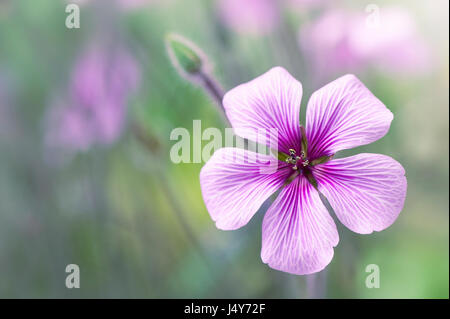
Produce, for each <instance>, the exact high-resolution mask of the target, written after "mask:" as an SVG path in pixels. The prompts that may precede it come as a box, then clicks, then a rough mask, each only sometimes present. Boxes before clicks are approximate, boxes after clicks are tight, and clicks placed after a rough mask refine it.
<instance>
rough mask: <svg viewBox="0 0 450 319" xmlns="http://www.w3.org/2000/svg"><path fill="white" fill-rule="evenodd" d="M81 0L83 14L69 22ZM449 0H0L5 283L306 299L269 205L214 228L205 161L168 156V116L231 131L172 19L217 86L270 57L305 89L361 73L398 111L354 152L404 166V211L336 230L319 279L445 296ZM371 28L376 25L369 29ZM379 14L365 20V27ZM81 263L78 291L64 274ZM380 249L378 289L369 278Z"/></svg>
mask: <svg viewBox="0 0 450 319" xmlns="http://www.w3.org/2000/svg"><path fill="white" fill-rule="evenodd" d="M69 3H77V4H78V5H79V7H80V11H81V15H80V21H81V27H80V28H79V29H68V28H66V26H65V21H66V17H67V15H68V13H66V12H65V7H66V5H67V4H69ZM448 6H449V2H448V1H446V0H443V1H419V0H417V1H411V0H407V1H406V0H405V1H372V2H369V1H368V2H367V3H366V2H364V1H334V0H333V1H331V0H328V1H327V0H319V1H312V0H278V1H270V0H246V1H239V0H216V1H202V0H195V1H194V0H190V1H182V0H165V1H164V0H109V1H102V0H90V1H89V0H84V1H80V0H78V1H73V2H72V1H62V0H60V1H54V0H35V1H27V0H14V1H12V0H0V278H1V279H0V297H3V298H51V297H60V298H73V297H82V298H94V297H98V298H162V297H165V298H182V297H184V298H194V297H195V298H197V297H198V298H307V297H311V296H312V295H311V292H308V289H307V281H308V280H307V278H306V277H305V276H294V275H289V274H286V273H282V272H278V271H275V270H272V269H271V268H269V267H268V266H267V265H265V264H263V263H262V261H261V259H260V248H261V222H262V217H263V214H264V210H265V209H266V208H267V207H263V208H262V209H261V210H260V212H259V213H258V214H256V215H255V217H254V218H253V219H252V220H251V221H250V223H249V224H248V225H247V226H245V227H243V228H242V229H239V230H236V231H232V232H224V231H221V230H218V229H217V228H216V227H215V225H214V223H213V221H212V220H211V218H210V217H209V214H208V212H207V211H206V208H205V206H204V204H203V199H202V196H201V192H200V185H199V171H200V169H201V167H202V165H203V163H200V164H173V163H172V162H171V161H170V158H169V150H170V147H171V146H172V145H173V144H174V141H170V139H169V135H170V132H171V131H172V129H174V128H176V127H184V128H187V129H188V130H189V131H192V121H193V120H194V119H201V121H202V128H207V127H218V128H220V129H221V130H222V129H224V128H225V125H224V124H223V122H222V118H221V116H220V113H219V112H217V109H216V107H215V104H214V101H212V100H211V99H210V98H209V97H208V95H206V94H205V92H203V91H202V89H201V88H199V87H197V86H195V85H192V84H191V83H189V82H188V81H186V80H185V79H183V78H181V77H180V76H179V74H178V73H177V71H176V70H175V68H174V67H173V66H172V65H171V62H170V59H169V58H168V55H167V52H166V48H165V45H164V37H165V35H166V34H167V33H168V32H176V33H178V34H181V35H183V36H185V37H187V38H188V39H190V40H192V41H193V42H194V43H196V44H197V45H198V46H199V47H200V48H202V49H203V51H204V52H205V54H206V55H207V56H208V57H209V62H210V63H211V65H213V70H212V72H213V75H214V76H215V77H216V78H217V79H218V81H219V82H220V83H221V85H222V86H223V88H224V89H225V90H228V89H231V88H233V87H234V86H236V85H238V84H240V83H242V82H246V81H248V80H250V79H252V78H254V77H256V76H258V75H260V74H262V73H264V72H265V71H267V70H268V69H269V68H271V67H272V66H275V65H280V66H283V67H285V68H286V69H287V70H288V71H289V72H290V73H291V74H292V75H293V76H295V77H296V78H297V79H299V80H300V81H301V82H302V84H303V90H304V96H303V102H302V114H301V122H304V113H305V109H306V103H307V101H308V98H309V96H310V95H311V94H312V93H313V92H314V91H315V90H316V89H319V88H320V87H321V86H323V85H324V84H326V83H328V82H330V81H332V80H334V79H336V78H337V77H339V76H340V75H343V74H346V73H354V74H356V75H357V76H358V77H359V78H360V79H361V80H362V81H363V83H365V85H366V86H367V87H368V88H369V89H370V90H371V91H372V92H373V93H374V94H375V95H376V96H377V97H379V98H380V99H381V100H382V101H383V102H384V103H385V104H386V106H387V107H388V108H389V109H390V110H391V111H392V112H393V113H394V115H395V118H394V121H393V122H392V125H391V129H390V131H389V133H388V134H387V135H386V136H385V137H384V138H383V139H381V140H379V141H377V142H375V143H373V144H371V145H367V146H364V147H360V148H358V149H354V150H350V151H345V152H342V154H341V156H347V155H351V154H355V153H359V152H373V153H382V154H386V155H389V156H391V157H393V158H395V159H396V160H398V161H399V162H400V163H402V165H403V166H404V167H405V169H406V175H407V179H408V194H407V198H406V202H405V207H404V209H403V211H402V213H401V214H400V216H399V218H398V220H397V221H396V222H395V223H394V224H393V226H391V227H390V228H388V229H387V230H385V231H383V232H380V233H373V234H371V235H358V234H354V233H352V232H351V231H349V230H347V229H346V228H345V227H341V225H338V227H339V233H340V237H341V239H340V243H339V245H338V246H337V247H336V248H335V257H334V259H333V260H332V262H331V263H330V265H329V266H328V267H327V268H326V270H325V271H323V272H321V273H320V274H319V275H317V276H316V277H315V278H316V279H320V282H321V284H320V296H323V297H328V298H448V296H449V286H448V285H449V278H448V275H449V219H448V210H449V157H448V154H449V149H448V145H449V124H448V118H449V113H448V111H449V73H448V70H449V64H448V61H449V55H448V54H449V40H448V38H449V16H448V9H449V8H448ZM374 25H375V28H374V27H373V26H374ZM370 26H372V27H370ZM68 264H77V265H79V267H80V271H81V288H80V289H67V288H66V286H65V279H66V276H67V275H68V274H67V273H65V268H66V266H67V265H68ZM368 264H377V265H379V267H380V271H381V287H380V288H378V289H368V288H366V286H365V278H366V276H367V275H368V274H367V273H366V272H365V268H366V265H368Z"/></svg>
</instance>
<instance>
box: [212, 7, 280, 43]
mask: <svg viewBox="0 0 450 319" xmlns="http://www.w3.org/2000/svg"><path fill="white" fill-rule="evenodd" d="M217 9H218V14H219V17H220V18H221V20H222V22H223V23H224V24H225V25H226V26H228V27H229V28H231V29H232V30H234V31H235V32H239V33H244V34H251V35H263V34H267V33H270V32H271V31H272V30H273V29H274V28H275V27H276V25H277V23H278V20H279V14H278V7H277V2H276V1H272V0H245V1H242V0H219V1H218V3H217Z"/></svg>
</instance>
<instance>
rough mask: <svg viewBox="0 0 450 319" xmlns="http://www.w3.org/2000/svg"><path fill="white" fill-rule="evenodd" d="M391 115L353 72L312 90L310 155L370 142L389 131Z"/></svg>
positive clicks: (308, 119) (308, 128)
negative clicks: (314, 90) (316, 89)
mask: <svg viewBox="0 0 450 319" xmlns="http://www.w3.org/2000/svg"><path fill="white" fill-rule="evenodd" d="M393 117H394V116H393V114H392V112H391V111H389V110H388V109H387V108H386V106H385V105H384V104H383V103H382V102H381V101H380V100H379V99H377V98H376V97H375V96H374V95H373V94H372V93H371V92H370V91H369V90H368V89H367V88H366V87H365V86H364V84H362V83H361V81H359V80H358V79H357V78H356V77H355V76H354V75H351V74H347V75H345V76H342V77H340V78H338V79H337V80H335V81H333V82H331V83H329V84H327V85H326V86H324V87H323V88H321V89H319V90H318V91H316V92H314V94H313V95H312V96H311V98H310V100H309V102H308V109H307V110H306V135H307V137H308V143H309V153H310V156H311V158H314V157H319V156H323V155H331V154H334V153H336V152H337V151H340V150H343V149H350V148H353V147H356V146H360V145H365V144H369V143H372V142H374V141H376V140H378V139H380V138H381V137H383V136H384V135H385V134H386V133H387V132H388V130H389V126H390V124H391V121H392V119H393Z"/></svg>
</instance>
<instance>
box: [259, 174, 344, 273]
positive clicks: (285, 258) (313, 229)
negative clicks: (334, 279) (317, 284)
mask: <svg viewBox="0 0 450 319" xmlns="http://www.w3.org/2000/svg"><path fill="white" fill-rule="evenodd" d="M338 242H339V235H338V232H337V229H336V225H335V223H334V221H333V219H332V218H331V216H330V214H329V213H328V211H327V209H326V208H325V206H324V205H323V203H322V201H321V200H320V197H319V193H318V192H317V191H316V190H315V189H314V187H313V186H312V185H311V184H310V183H309V182H308V181H307V180H306V178H304V177H298V178H296V179H295V180H294V181H293V182H292V183H290V184H289V185H288V186H286V187H284V188H283V190H282V191H281V192H280V194H279V195H278V198H277V199H276V200H275V202H274V203H273V204H272V206H271V207H270V208H269V210H268V211H267V213H266V215H265V216H264V221H263V230H262V250H261V259H262V260H263V262H265V263H267V264H268V265H269V266H270V267H272V268H274V269H277V270H281V271H285V272H288V273H292V274H296V275H306V274H311V273H315V272H318V271H320V270H322V269H323V268H325V266H327V265H328V264H329V263H330V261H331V259H332V258H333V254H334V251H333V247H334V246H336V245H337V244H338Z"/></svg>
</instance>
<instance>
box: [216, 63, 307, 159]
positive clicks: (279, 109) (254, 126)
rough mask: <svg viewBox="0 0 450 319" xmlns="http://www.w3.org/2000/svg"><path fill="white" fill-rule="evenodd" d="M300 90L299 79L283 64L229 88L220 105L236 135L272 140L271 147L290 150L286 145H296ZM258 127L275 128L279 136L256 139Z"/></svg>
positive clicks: (254, 139) (295, 146)
mask: <svg viewBox="0 0 450 319" xmlns="http://www.w3.org/2000/svg"><path fill="white" fill-rule="evenodd" d="M302 93H303V90H302V85H301V83H300V82H299V81H297V80H296V79H295V78H293V77H292V76H291V75H290V74H289V73H288V72H287V71H286V70H285V69H283V68H282V67H274V68H272V69H270V70H269V71H268V72H266V73H264V74H263V75H261V76H259V77H257V78H256V79H254V80H252V81H250V82H247V83H244V84H241V85H239V86H237V87H235V88H234V89H232V90H230V91H229V92H228V93H227V94H225V96H224V98H223V105H224V108H225V111H226V114H227V116H228V119H229V120H230V122H231V125H232V126H233V128H234V129H235V132H236V134H237V135H239V136H241V137H244V138H247V139H249V140H251V141H255V142H260V143H262V144H267V145H269V143H272V144H271V145H270V146H271V147H274V148H277V149H278V150H280V151H283V152H285V153H289V148H298V147H299V139H300V129H299V125H300V122H299V116H300V103H301V99H302ZM258 129H260V130H261V129H263V130H266V131H265V132H267V133H268V130H270V129H277V134H278V138H277V139H275V138H273V137H272V136H271V138H270V139H268V141H267V143H264V141H258V136H257V132H258ZM259 140H260V139H259ZM277 142H278V143H277ZM277 144H278V147H277ZM292 144H296V145H292Z"/></svg>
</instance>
